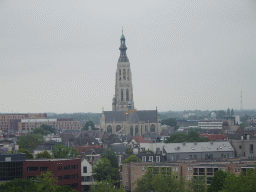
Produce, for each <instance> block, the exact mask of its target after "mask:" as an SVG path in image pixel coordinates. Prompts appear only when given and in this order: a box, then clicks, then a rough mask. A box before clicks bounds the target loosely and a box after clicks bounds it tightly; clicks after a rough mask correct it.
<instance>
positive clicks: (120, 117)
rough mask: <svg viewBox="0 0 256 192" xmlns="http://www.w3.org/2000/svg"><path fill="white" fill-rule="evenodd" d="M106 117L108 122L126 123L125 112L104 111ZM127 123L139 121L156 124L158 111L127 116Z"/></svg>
mask: <svg viewBox="0 0 256 192" xmlns="http://www.w3.org/2000/svg"><path fill="white" fill-rule="evenodd" d="M103 113H104V115H105V121H106V122H113V120H115V121H125V120H126V117H125V115H124V112H123V111H103ZM127 121H130V122H137V121H144V122H148V121H149V122H150V123H155V122H157V110H145V111H136V112H134V113H131V114H129V115H127Z"/></svg>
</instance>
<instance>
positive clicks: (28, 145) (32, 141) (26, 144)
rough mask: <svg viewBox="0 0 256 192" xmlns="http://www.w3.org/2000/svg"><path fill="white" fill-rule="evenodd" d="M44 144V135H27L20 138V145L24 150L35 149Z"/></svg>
mask: <svg viewBox="0 0 256 192" xmlns="http://www.w3.org/2000/svg"><path fill="white" fill-rule="evenodd" d="M42 142H44V138H43V136H42V135H36V134H30V133H29V134H26V135H21V136H19V137H18V145H19V147H20V148H23V149H35V148H36V146H37V145H38V144H40V143H42Z"/></svg>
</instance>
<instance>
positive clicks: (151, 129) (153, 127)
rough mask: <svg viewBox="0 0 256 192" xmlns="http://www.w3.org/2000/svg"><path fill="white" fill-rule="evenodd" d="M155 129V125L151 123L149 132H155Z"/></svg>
mask: <svg viewBox="0 0 256 192" xmlns="http://www.w3.org/2000/svg"><path fill="white" fill-rule="evenodd" d="M155 131H156V128H155V125H154V124H152V125H151V126H150V132H155Z"/></svg>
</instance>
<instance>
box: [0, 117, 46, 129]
mask: <svg viewBox="0 0 256 192" xmlns="http://www.w3.org/2000/svg"><path fill="white" fill-rule="evenodd" d="M21 119H47V114H46V113H28V114H19V113H17V114H15V113H12V114H0V130H6V131H10V130H17V129H18V127H17V123H18V122H20V121H21Z"/></svg>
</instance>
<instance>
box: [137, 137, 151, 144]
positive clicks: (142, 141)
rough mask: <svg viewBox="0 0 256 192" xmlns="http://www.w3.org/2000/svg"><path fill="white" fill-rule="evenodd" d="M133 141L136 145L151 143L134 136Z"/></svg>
mask: <svg viewBox="0 0 256 192" xmlns="http://www.w3.org/2000/svg"><path fill="white" fill-rule="evenodd" d="M133 139H134V140H135V141H136V142H137V143H151V142H149V141H146V140H145V139H144V138H143V137H142V136H134V137H133Z"/></svg>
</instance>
